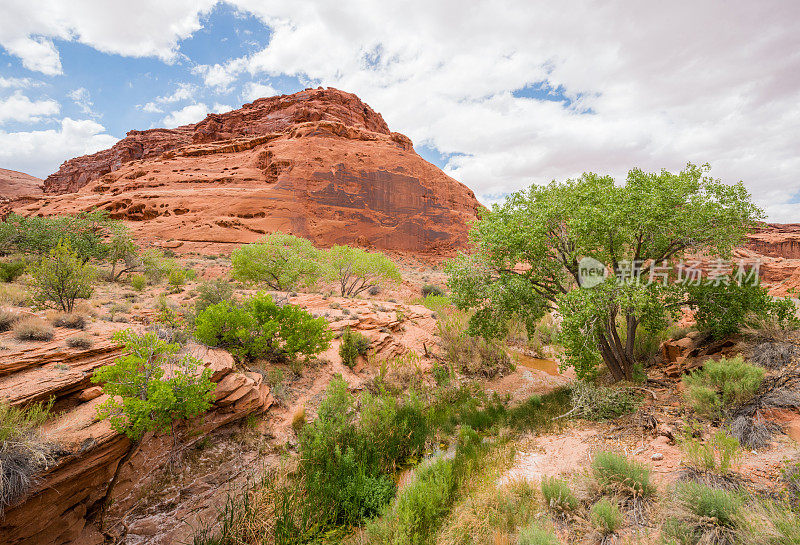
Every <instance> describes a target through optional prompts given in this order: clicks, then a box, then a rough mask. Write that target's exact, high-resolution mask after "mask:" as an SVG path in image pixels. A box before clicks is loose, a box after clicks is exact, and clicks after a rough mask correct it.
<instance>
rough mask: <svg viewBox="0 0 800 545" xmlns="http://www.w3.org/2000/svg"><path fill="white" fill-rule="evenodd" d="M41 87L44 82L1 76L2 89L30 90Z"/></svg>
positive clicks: (0, 86) (0, 87)
mask: <svg viewBox="0 0 800 545" xmlns="http://www.w3.org/2000/svg"><path fill="white" fill-rule="evenodd" d="M41 85H42V82H40V81H35V80H32V79H30V78H4V77H2V76H0V89H28V88H30V87H39V86H41Z"/></svg>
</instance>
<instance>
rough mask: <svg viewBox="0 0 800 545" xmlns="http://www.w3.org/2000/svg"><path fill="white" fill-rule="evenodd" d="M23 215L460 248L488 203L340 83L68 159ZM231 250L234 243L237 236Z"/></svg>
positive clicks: (221, 236)
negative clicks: (101, 213)
mask: <svg viewBox="0 0 800 545" xmlns="http://www.w3.org/2000/svg"><path fill="white" fill-rule="evenodd" d="M44 191H45V193H44V195H43V196H42V197H41V198H39V199H37V200H33V201H31V200H28V201H26V202H20V203H19V204H18V205H15V211H16V212H17V213H21V214H25V215H30V214H36V215H52V214H63V213H74V212H78V211H81V210H90V209H92V208H96V207H97V208H102V209H105V210H108V211H109V213H110V214H111V216H112V217H114V218H118V219H122V220H126V221H128V222H129V225H130V226H131V227H132V228H133V230H134V232H135V236H137V238H139V239H142V240H149V241H152V242H159V241H172V244H171V245H172V246H179V245H180V246H183V247H184V249H195V250H198V251H203V250H204V249H208V250H209V251H210V250H211V249H212V248H216V249H219V248H220V245H222V244H227V245H230V244H231V243H237V244H238V243H244V242H252V241H255V240H258V239H259V238H261V237H262V236H263V235H264V234H266V233H271V232H275V231H283V232H288V233H292V234H295V235H298V236H303V237H306V238H309V239H311V240H312V241H313V242H314V243H315V244H317V245H319V246H328V245H332V244H337V243H354V242H357V243H359V244H362V245H366V246H374V247H375V248H380V249H386V250H407V251H413V252H424V253H433V252H444V253H446V252H450V251H452V250H454V249H456V248H460V247H463V246H464V245H465V244H466V242H467V232H468V229H469V223H470V222H471V221H473V220H475V219H476V217H477V215H478V213H479V211H480V209H481V208H482V207H481V205H480V204H479V203H478V201H477V200H476V199H475V195H474V193H473V192H472V191H471V190H470V189H469V188H467V187H466V186H464V185H463V184H461V183H459V182H458V181H456V180H454V179H453V178H451V177H449V176H447V175H446V174H444V173H443V172H442V171H441V170H440V169H439V168H437V167H436V166H434V165H432V164H431V163H429V162H427V161H425V160H424V159H422V158H421V157H420V156H419V155H417V153H416V152H415V151H414V148H413V145H412V143H411V140H410V139H409V138H408V137H406V136H404V135H402V134H399V133H396V132H391V131H390V130H389V127H388V126H387V124H386V122H385V121H384V120H383V117H381V115H380V114H378V113H377V112H375V111H374V110H373V109H372V108H370V107H369V106H368V105H366V104H365V103H363V102H362V101H361V100H360V99H359V98H358V97H357V96H355V95H353V94H350V93H345V92H343V91H339V90H337V89H332V88H327V89H322V88H319V89H307V90H305V91H301V92H299V93H295V94H292V95H282V96H278V97H271V98H261V99H258V100H256V101H254V102H252V103H250V104H245V105H244V106H242V107H241V108H240V109H238V110H234V111H231V112H227V113H223V114H211V115H209V116H208V117H206V118H205V119H204V120H203V121H200V122H199V123H195V124H192V125H185V126H182V127H178V128H175V129H151V130H146V131H130V132H129V133H128V134H127V136H126V137H125V138H124V139H122V140H120V141H119V142H117V143H116V144H115V145H114V146H113V147H111V148H110V149H107V150H103V151H100V152H97V153H95V154H93V155H86V156H83V157H77V158H75V159H71V160H69V161H66V162H65V163H64V164H62V165H61V168H60V169H59V170H58V172H56V173H55V174H52V175H50V176H48V177H47V179H46V180H45V181H44ZM228 247H230V246H228Z"/></svg>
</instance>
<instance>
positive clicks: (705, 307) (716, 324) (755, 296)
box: [688, 282, 800, 339]
mask: <svg viewBox="0 0 800 545" xmlns="http://www.w3.org/2000/svg"><path fill="white" fill-rule="evenodd" d="M688 292H689V300H690V303H691V305H692V306H693V308H694V317H695V321H696V322H697V328H698V329H699V330H700V331H705V332H709V333H711V334H712V335H713V336H714V337H716V338H718V339H719V338H723V337H725V336H727V335H731V334H733V333H738V332H739V331H740V330H741V329H742V328H743V327H745V326H746V325H747V324H748V322H752V321H753V318H754V317H761V318H765V317H772V318H774V319H775V320H776V321H777V323H778V324H780V325H781V326H784V327H797V325H798V323H800V320H798V318H797V317H796V316H795V312H796V308H795V305H794V303H793V302H792V300H791V299H790V298H788V297H787V298H784V299H773V298H772V297H770V295H769V294H768V293H767V288H765V287H764V286H762V285H753V284H751V283H747V282H745V283H743V284H742V285H739V284H738V283H737V282H721V283H719V285H715V284H714V283H713V282H700V283H698V284H697V285H696V286H695V285H692V286H690V287H689V288H688Z"/></svg>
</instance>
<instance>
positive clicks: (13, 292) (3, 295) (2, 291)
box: [0, 284, 32, 307]
mask: <svg viewBox="0 0 800 545" xmlns="http://www.w3.org/2000/svg"><path fill="white" fill-rule="evenodd" d="M0 303H2V304H4V305H9V306H12V307H25V306H29V305H31V304H32V300H31V297H30V295H28V292H27V291H25V290H24V289H23V288H21V287H19V286H16V285H14V284H0Z"/></svg>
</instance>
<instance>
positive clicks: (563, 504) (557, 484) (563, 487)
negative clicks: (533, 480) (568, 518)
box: [542, 477, 578, 513]
mask: <svg viewBox="0 0 800 545" xmlns="http://www.w3.org/2000/svg"><path fill="white" fill-rule="evenodd" d="M542 496H543V497H544V502H545V504H547V506H548V507H549V508H550V509H552V510H554V511H558V512H562V513H565V512H572V511H575V510H576V509H577V508H578V498H576V497H575V494H573V493H572V490H571V489H570V487H569V483H567V481H564V480H562V479H558V478H556V477H543V478H542Z"/></svg>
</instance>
